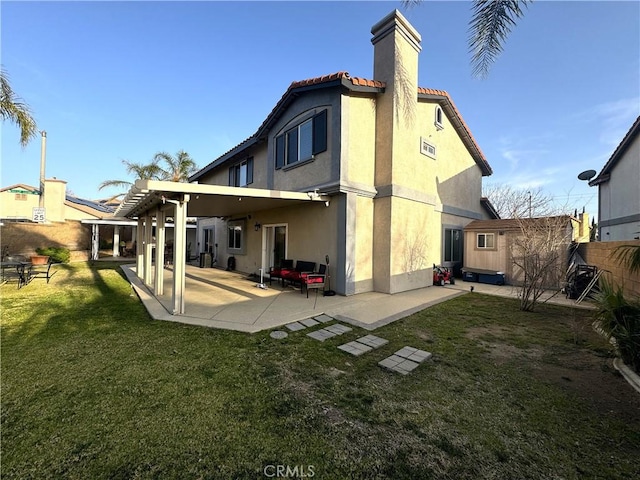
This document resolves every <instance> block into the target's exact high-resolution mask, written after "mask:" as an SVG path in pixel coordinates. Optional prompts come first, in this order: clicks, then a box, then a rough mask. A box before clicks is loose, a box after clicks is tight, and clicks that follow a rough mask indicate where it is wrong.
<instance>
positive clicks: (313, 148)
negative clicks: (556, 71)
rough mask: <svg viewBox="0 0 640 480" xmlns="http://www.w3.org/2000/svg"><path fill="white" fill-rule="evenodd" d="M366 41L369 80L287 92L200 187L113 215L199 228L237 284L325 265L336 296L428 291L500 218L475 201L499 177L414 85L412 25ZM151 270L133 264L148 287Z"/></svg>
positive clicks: (386, 29)
mask: <svg viewBox="0 0 640 480" xmlns="http://www.w3.org/2000/svg"><path fill="white" fill-rule="evenodd" d="M371 33H372V35H373V38H372V40H371V41H372V43H373V45H374V58H373V77H374V78H373V79H365V78H359V77H352V76H351V75H349V74H348V73H346V72H338V73H333V74H330V75H326V76H322V77H317V78H310V79H307V80H303V81H296V82H293V83H292V84H291V85H290V86H289V88H288V89H287V90H286V92H285V93H284V95H283V96H282V98H281V99H280V100H279V101H278V103H277V104H276V105H275V107H274V108H273V110H272V111H271V112H270V114H269V115H268V116H267V118H266V119H265V120H264V121H263V123H262V124H261V125H260V126H259V127H258V129H257V131H256V132H255V133H254V134H253V135H252V136H251V137H249V138H248V139H246V140H244V141H243V142H242V143H240V144H239V145H237V146H236V147H234V148H233V149H231V150H230V151H228V152H227V153H225V154H223V155H222V156H220V157H219V158H217V159H216V160H214V161H213V162H211V163H210V164H209V165H207V166H206V167H204V168H203V169H201V170H200V171H199V172H197V173H196V174H194V175H193V176H192V177H191V178H190V181H191V182H192V183H190V184H180V185H171V184H169V183H168V182H153V181H139V182H136V185H135V187H134V188H132V189H131V190H130V192H129V193H128V194H127V197H125V199H124V201H123V204H122V206H121V207H120V209H119V210H118V211H117V212H116V214H117V215H120V216H122V215H124V216H128V217H137V218H138V221H139V224H140V226H141V228H140V229H139V232H140V235H142V236H144V235H145V233H144V230H146V229H145V228H144V225H146V224H147V223H149V224H150V222H151V221H152V219H153V218H158V216H160V217H161V216H162V215H169V214H170V215H172V216H174V218H176V224H178V223H179V222H181V218H182V217H183V216H184V215H186V214H187V213H186V212H188V215H189V216H192V217H193V216H197V217H199V227H198V240H197V242H198V248H199V251H200V252H211V253H212V254H213V256H214V257H216V259H217V264H218V265H219V266H223V267H224V266H226V265H227V264H228V259H229V257H233V259H234V262H233V263H235V269H236V270H238V271H240V272H245V273H255V274H258V273H259V272H260V270H261V269H262V270H263V272H265V273H266V272H268V271H269V267H271V266H277V265H278V263H279V262H280V261H281V260H283V259H292V260H303V261H308V262H314V263H315V264H316V265H317V266H319V265H320V264H324V263H325V260H326V257H327V256H328V257H329V259H330V268H329V272H330V275H331V280H330V281H331V289H333V290H335V291H336V292H337V293H338V294H342V295H352V294H357V293H362V292H369V291H377V292H384V293H395V292H401V291H405V290H410V289H414V288H419V287H424V286H427V285H430V284H431V283H432V266H433V264H445V265H446V264H451V265H453V264H454V263H455V262H456V261H457V262H461V260H462V259H461V258H459V259H458V257H460V255H461V252H462V231H463V229H464V227H465V225H467V224H468V223H469V222H471V221H472V220H479V219H483V218H493V217H492V214H491V209H490V208H488V205H487V202H486V199H484V200H482V199H481V189H482V177H483V176H487V175H490V174H491V173H492V170H491V167H490V166H489V163H488V162H487V160H486V158H485V157H484V155H483V153H482V151H481V150H480V148H479V147H478V145H477V143H476V141H475V140H474V138H473V135H472V134H471V131H470V130H469V128H468V126H467V125H466V123H465V122H464V120H463V118H462V116H461V114H460V112H459V111H458V109H457V108H456V106H455V105H454V103H453V101H452V99H451V97H450V96H449V94H448V93H447V92H445V91H442V90H434V89H430V88H423V87H419V86H418V56H419V53H420V50H421V46H420V43H421V37H420V34H419V33H418V32H417V31H416V30H415V29H414V28H413V26H412V25H410V24H409V22H408V21H407V20H406V19H405V18H404V17H403V16H402V14H400V13H399V12H398V11H394V12H392V13H390V14H389V15H387V16H386V17H385V18H383V19H382V20H381V21H380V22H378V23H377V24H376V25H374V26H373V28H372V31H371ZM177 232H178V229H177V228H176V233H177ZM146 235H148V233H147V234H146ZM142 236H141V237H140V239H141V241H144V239H143V237H142ZM145 251H146V250H145ZM149 252H150V250H149ZM149 256H150V253H149ZM156 264H161V262H159V261H158V260H156ZM149 268H151V262H150V260H149V259H148V258H146V259H142V258H140V259H139V260H138V275H139V276H140V277H141V278H144V279H145V282H146V280H147V279H148V280H149V282H150V281H151V280H150V279H151V278H152V275H148V276H147V277H145V276H146V275H147V273H148V272H147V271H148V270H149ZM160 270H161V269H159V270H158V271H156V274H155V278H156V287H155V292H156V294H158V292H161V288H162V287H161V277H162V272H161V271H160ZM180 275H183V273H182V272H180V271H177V272H175V273H174V282H176V283H175V285H174V292H176V291H177V292H178V296H179V295H180V294H181V293H180V292H182V288H183V287H181V286H180V285H179V284H178V283H179V280H178V278H179V276H180ZM158 278H160V283H157V282H158ZM149 282H146V283H148V284H149ZM183 285H184V283H183ZM174 305H175V312H178V313H180V312H181V306H180V300H175V299H174Z"/></svg>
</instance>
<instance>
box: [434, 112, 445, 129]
mask: <svg viewBox="0 0 640 480" xmlns="http://www.w3.org/2000/svg"><path fill="white" fill-rule="evenodd" d="M435 125H436V128H437V129H438V130H442V129H443V128H444V125H443V124H442V109H441V108H440V107H436V118H435Z"/></svg>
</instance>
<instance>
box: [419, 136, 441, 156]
mask: <svg viewBox="0 0 640 480" xmlns="http://www.w3.org/2000/svg"><path fill="white" fill-rule="evenodd" d="M420 153H421V154H423V155H426V156H427V157H431V158H433V159H434V160H435V159H436V154H437V150H436V146H435V145H434V144H433V143H431V142H429V141H428V140H427V139H426V138H425V137H420Z"/></svg>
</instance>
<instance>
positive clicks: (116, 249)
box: [113, 225, 120, 257]
mask: <svg viewBox="0 0 640 480" xmlns="http://www.w3.org/2000/svg"><path fill="white" fill-rule="evenodd" d="M113 256H114V257H119V256H120V226H119V225H114V227H113Z"/></svg>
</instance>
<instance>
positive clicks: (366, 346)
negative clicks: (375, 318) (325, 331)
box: [338, 335, 389, 357]
mask: <svg viewBox="0 0 640 480" xmlns="http://www.w3.org/2000/svg"><path fill="white" fill-rule="evenodd" d="M387 343H389V340H385V339H384V338H380V337H376V336H375V335H367V336H364V337H360V338H357V339H355V340H354V341H353V342H349V343H345V344H344V345H340V346H339V347H338V348H339V349H340V350H342V351H343V352H347V353H350V354H351V355H355V356H356V357H359V356H360V355H362V354H363V353H366V352H368V351H370V350H373V349H374V348H379V347H381V346H383V345H386V344H387Z"/></svg>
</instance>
